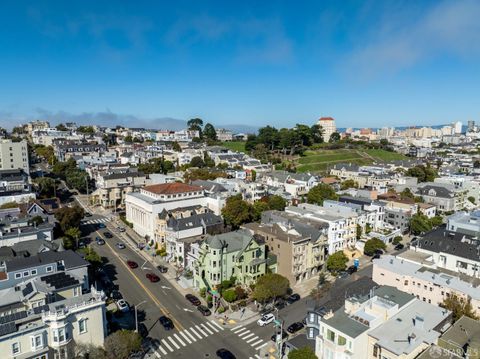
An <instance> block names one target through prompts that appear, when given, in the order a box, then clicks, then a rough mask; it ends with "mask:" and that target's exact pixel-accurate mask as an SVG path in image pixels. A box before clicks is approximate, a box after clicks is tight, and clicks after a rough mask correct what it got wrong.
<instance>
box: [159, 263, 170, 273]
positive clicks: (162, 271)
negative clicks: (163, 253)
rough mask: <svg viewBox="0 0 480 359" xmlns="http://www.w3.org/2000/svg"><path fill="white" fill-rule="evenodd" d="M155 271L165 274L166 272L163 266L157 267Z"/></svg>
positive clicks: (166, 269)
mask: <svg viewBox="0 0 480 359" xmlns="http://www.w3.org/2000/svg"><path fill="white" fill-rule="evenodd" d="M157 269H158V270H159V271H160V273H167V272H168V268H167V267H165V266H161V265H160V266H157Z"/></svg>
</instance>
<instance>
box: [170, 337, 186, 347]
mask: <svg viewBox="0 0 480 359" xmlns="http://www.w3.org/2000/svg"><path fill="white" fill-rule="evenodd" d="M173 336H174V337H175V339H177V340H178V341H179V342H180V344H182V345H183V346H184V347H185V346H187V345H186V344H185V343H184V342H183V340H182V339H180V337H179V336H178V335H177V334H173Z"/></svg>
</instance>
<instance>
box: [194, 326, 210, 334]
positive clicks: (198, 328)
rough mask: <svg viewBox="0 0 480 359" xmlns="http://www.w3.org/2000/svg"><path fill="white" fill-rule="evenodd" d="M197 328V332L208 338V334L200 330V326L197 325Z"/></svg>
mask: <svg viewBox="0 0 480 359" xmlns="http://www.w3.org/2000/svg"><path fill="white" fill-rule="evenodd" d="M195 328H197V330H198V331H199V332H200V333H202V334H203V335H205V337H208V334H207V333H205V332H204V331H203V330H202V328H200V327H199V326H198V325H195Z"/></svg>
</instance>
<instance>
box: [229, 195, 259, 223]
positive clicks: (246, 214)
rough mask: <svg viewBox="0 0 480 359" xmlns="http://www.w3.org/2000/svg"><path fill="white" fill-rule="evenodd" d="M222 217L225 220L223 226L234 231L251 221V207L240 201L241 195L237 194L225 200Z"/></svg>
mask: <svg viewBox="0 0 480 359" xmlns="http://www.w3.org/2000/svg"><path fill="white" fill-rule="evenodd" d="M222 216H223V219H224V220H225V224H227V225H229V226H231V227H232V228H233V229H236V228H238V227H240V226H241V225H242V224H244V223H247V222H250V221H251V219H252V207H251V205H250V204H249V203H248V202H246V201H244V200H243V199H242V195H241V194H238V195H236V196H232V197H229V198H227V201H226V203H225V206H224V207H223V208H222Z"/></svg>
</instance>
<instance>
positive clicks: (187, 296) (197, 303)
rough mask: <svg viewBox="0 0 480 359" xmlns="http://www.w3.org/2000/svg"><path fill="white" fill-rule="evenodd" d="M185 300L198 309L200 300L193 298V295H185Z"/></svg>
mask: <svg viewBox="0 0 480 359" xmlns="http://www.w3.org/2000/svg"><path fill="white" fill-rule="evenodd" d="M185 299H187V300H188V301H189V302H190V303H192V304H193V305H194V306H196V307H198V306H199V305H200V304H202V302H200V299H198V298H197V297H195V296H194V295H193V294H190V293H189V294H185Z"/></svg>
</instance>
